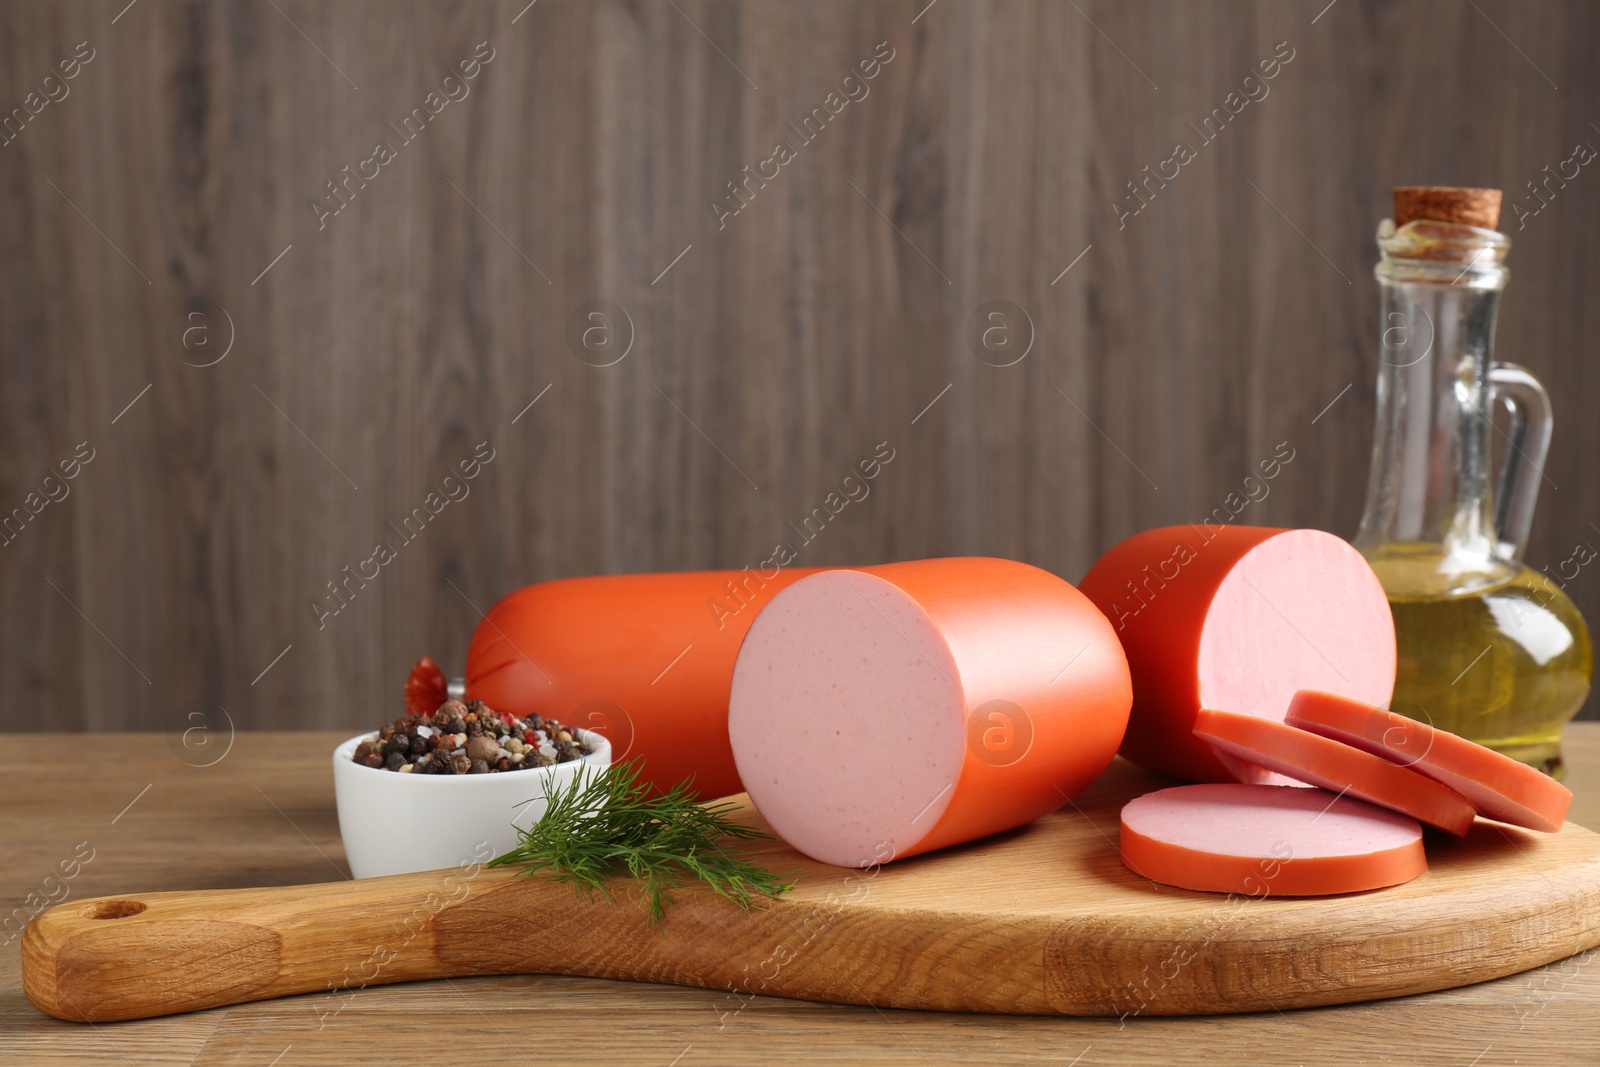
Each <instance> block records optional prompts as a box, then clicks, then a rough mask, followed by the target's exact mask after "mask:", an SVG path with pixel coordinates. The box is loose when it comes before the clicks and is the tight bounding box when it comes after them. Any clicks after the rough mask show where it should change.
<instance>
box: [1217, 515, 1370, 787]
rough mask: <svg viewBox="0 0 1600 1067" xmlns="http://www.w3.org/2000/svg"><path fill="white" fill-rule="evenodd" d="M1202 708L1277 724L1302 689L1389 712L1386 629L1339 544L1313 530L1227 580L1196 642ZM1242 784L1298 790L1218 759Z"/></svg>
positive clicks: (1251, 560) (1286, 538) (1277, 543)
mask: <svg viewBox="0 0 1600 1067" xmlns="http://www.w3.org/2000/svg"><path fill="white" fill-rule="evenodd" d="M1198 666H1199V675H1200V706H1201V707H1203V708H1217V709H1219V710H1223V711H1236V712H1240V713H1242V714H1246V715H1258V716H1260V717H1262V718H1265V719H1274V720H1276V721H1278V722H1282V721H1283V717H1284V715H1285V713H1286V712H1287V711H1288V710H1289V701H1290V700H1291V699H1292V698H1293V697H1294V694H1295V692H1296V691H1297V690H1300V689H1323V690H1326V691H1328V692H1330V693H1339V694H1342V695H1344V696H1350V697H1354V698H1355V699H1357V700H1363V701H1366V702H1367V703H1369V704H1379V705H1382V706H1385V707H1387V706H1388V703H1389V698H1390V696H1392V695H1393V692H1394V674H1395V643H1394V619H1393V616H1392V615H1391V614H1390V612H1389V601H1388V598H1387V597H1385V596H1384V592H1383V587H1382V586H1381V585H1380V584H1379V583H1378V579H1377V576H1376V575H1374V574H1373V573H1372V569H1371V568H1370V567H1368V566H1367V563H1366V561H1365V560H1363V559H1362V558H1361V556H1360V555H1359V554H1358V553H1357V552H1356V551H1355V550H1354V549H1352V548H1351V547H1350V546H1349V545H1348V544H1347V543H1346V542H1344V541H1342V540H1340V539H1339V538H1337V537H1334V536H1333V535H1331V534H1327V533H1323V532H1321V531H1318V530H1292V531H1289V532H1287V533H1283V534H1279V535H1278V536H1276V537H1271V538H1268V539H1267V540H1265V541H1263V542H1262V543H1261V544H1259V545H1257V546H1256V547H1255V548H1253V549H1251V550H1250V551H1249V552H1247V553H1246V554H1245V555H1244V557H1243V558H1241V559H1240V560H1239V562H1238V563H1237V564H1235V565H1234V567H1233V569H1232V570H1231V571H1229V573H1228V576H1227V577H1226V578H1224V579H1223V581H1222V584H1221V585H1220V586H1219V587H1218V589H1217V593H1216V596H1215V597H1214V598H1213V599H1212V602H1211V608H1210V611H1209V612H1208V613H1207V614H1206V620H1205V628H1204V629H1203V630H1202V631H1201V634H1200V654H1199V664H1198ZM1218 758H1220V759H1221V760H1222V762H1223V763H1224V764H1225V765H1226V766H1227V767H1228V768H1229V769H1230V770H1231V771H1233V772H1234V774H1235V775H1236V776H1237V777H1238V778H1239V779H1240V780H1241V781H1245V782H1253V783H1257V784H1266V785H1302V784H1303V783H1301V782H1297V781H1294V780H1293V779H1290V778H1286V777H1284V776H1283V775H1280V774H1275V773H1273V772H1270V771H1266V770H1263V769H1261V768H1259V767H1256V766H1254V765H1252V764H1250V763H1247V762H1245V761H1243V760H1240V759H1239V758H1237V757H1236V756H1233V755H1231V754H1229V753H1226V752H1221V751H1219V752H1218Z"/></svg>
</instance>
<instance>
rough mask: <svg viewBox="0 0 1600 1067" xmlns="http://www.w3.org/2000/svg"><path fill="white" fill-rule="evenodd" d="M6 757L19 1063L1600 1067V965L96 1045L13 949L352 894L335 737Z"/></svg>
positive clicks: (262, 1009)
mask: <svg viewBox="0 0 1600 1067" xmlns="http://www.w3.org/2000/svg"><path fill="white" fill-rule="evenodd" d="M7 740H8V741H9V742H10V743H9V744H8V745H7V746H6V749H7V750H8V751H11V752H14V753H17V754H18V755H22V756H24V758H23V759H14V760H13V761H12V763H11V764H10V765H9V766H8V767H6V769H5V770H4V771H0V805H3V810H4V812H5V815H6V825H7V830H6V834H5V838H4V840H5V843H6V846H7V848H6V857H5V864H4V867H3V869H0V907H3V908H4V909H5V910H4V911H3V912H0V923H3V924H4V928H3V929H0V1063H3V1064H7V1065H10V1064H32V1063H41V1064H83V1063H110V1064H120V1063H133V1064H146V1063H194V1064H241V1065H256V1067H269V1065H274V1067H301V1065H305V1064H340V1065H344V1064H354V1063H363V1062H383V1063H385V1064H413V1063H414V1064H428V1065H435V1064H439V1063H463V1064H512V1065H516V1064H529V1065H532V1064H539V1065H541V1067H543V1065H545V1064H554V1063H593V1064H606V1065H613V1064H616V1065H627V1064H640V1065H648V1067H670V1065H676V1067H701V1065H706V1064H751V1063H760V1064H763V1065H766V1064H776V1063H804V1064H812V1063H822V1062H868V1061H870V1062H871V1063H873V1064H874V1065H886V1067H887V1065H900V1064H904V1065H907V1067H935V1065H942V1064H1010V1063H1033V1062H1043V1063H1059V1064H1076V1065H1078V1067H1096V1065H1105V1064H1138V1065H1145V1064H1166V1063H1178V1062H1204V1063H1207V1064H1216V1065H1219V1067H1220V1065H1227V1064H1238V1063H1249V1064H1252V1065H1259V1064H1269V1063H1291V1064H1346V1063H1388V1062H1395V1063H1405V1064H1417V1065H1423V1064H1441V1065H1450V1067H1490V1065H1497V1064H1513V1063H1536V1064H1541V1065H1542V1064H1557V1063H1575V1064H1576V1063H1583V1064H1593V1063H1596V1062H1600V1037H1597V1036H1596V1035H1597V1034H1600V1027H1597V1017H1600V966H1591V965H1590V964H1591V963H1592V962H1593V961H1594V960H1595V959H1596V957H1597V956H1600V951H1597V952H1589V953H1585V954H1584V955H1582V956H1577V957H1573V958H1572V959H1570V960H1566V961H1563V962H1561V963H1557V964H1553V965H1551V966H1549V967H1545V968H1541V969H1539V970H1536V971H1530V972H1528V973H1526V974H1522V975H1516V976H1513V977H1511V978H1505V979H1501V980H1500V981H1495V982H1488V983H1485V984H1482V985H1478V986H1472V987H1469V988H1466V989H1456V990H1450V991H1447V992H1443V993H1434V994H1429V995H1427V996H1419V997H1410V998H1407V999H1404V1000H1392V1001H1382V1002H1378V1003H1371V1004H1356V1005H1347V1006H1343V1007H1336V1008H1320V1009H1312V1010H1306V1011H1294V1012H1286V1013H1274V1014H1259V1015H1248V1016H1214V1017H1204V1018H1187V1019H1182V1018H1148V1017H1140V1018H1133V1019H1128V1020H1127V1021H1126V1022H1125V1023H1123V1024H1121V1025H1119V1023H1118V1021H1117V1020H1115V1019H1063V1018H1035V1017H1017V1016H979V1015H957V1014H943V1013H932V1012H910V1011H893V1010H890V1011H878V1010H875V1009H871V1008H859V1007H844V1006H836V1005H828V1004H810V1003H803V1002H799V1001H786V1000H777V999H772V998H766V997H754V998H751V999H749V1000H748V1001H745V1002H741V1001H740V1000H738V999H736V998H734V997H733V996H732V995H730V994H717V993H713V992H710V991H707V990H703V989H683V988H677V987H672V986H658V985H643V984H632V983H619V982H609V981H600V980H592V979H582V978H566V977H555V976H548V977H547V976H539V975H530V976H519V977H495V978H473V979H457V980H453V981H440V982H423V983H412V984H407V985H396V986H381V987H375V988H372V989H367V990H363V991H361V992H360V993H358V994H356V995H354V996H351V997H349V998H347V999H345V1000H343V1001H334V1000H330V998H329V997H327V996H303V997H293V998H289V999H284V1000H276V1001H267V1002H263V1003H257V1004H247V1005H243V1006H240V1007H235V1008H228V1009H218V1010H213V1011H207V1012H201V1013H198V1014H193V1015H185V1016H177V1017H171V1018H164V1019H149V1020H142V1021H136V1022H126V1023H115V1024H104V1025H99V1026H90V1025H81V1024H73V1023H65V1022H60V1021H58V1020H56V1019H52V1018H49V1017H47V1016H44V1015H41V1014H40V1013H39V1012H37V1011H35V1010H34V1008H33V1007H32V1005H30V1004H29V1003H28V1001H27V999H26V998H25V997H24V996H23V995H22V987H21V975H20V970H19V958H18V946H19V944H20V940H19V939H18V938H16V937H14V936H13V931H15V930H16V929H17V926H18V923H19V921H20V920H21V919H23V918H26V917H27V916H28V915H29V913H30V911H31V910H32V909H33V908H35V907H36V906H37V905H38V903H39V902H40V901H42V900H43V899H44V898H46V897H48V896H53V897H55V898H56V899H57V900H60V899H79V898H84V897H93V896H101V895H108V894H115V893H129V892H153V891H157V890H166V889H200V888H224V887H234V886H265V885H291V884H296V883H302V882H316V881H326V880H329V879H332V878H335V877H341V878H342V877H348V871H347V869H346V867H345V865H344V852H343V849H342V848H341V847H340V844H339V829H338V821H337V819H336V817H335V814H334V807H333V782H332V776H331V774H330V772H329V769H328V761H329V758H330V755H329V754H330V752H331V750H332V748H333V746H334V745H335V743H337V742H338V741H339V740H342V735H340V734H324V733H305V734H287V733H267V734H240V735H239V736H238V737H236V738H233V739H232V746H231V748H230V749H227V750H226V754H225V755H222V756H221V758H220V759H219V758H218V755H219V754H220V753H221V752H222V751H223V746H224V745H225V744H226V743H227V740H228V739H226V738H216V739H215V740H214V743H213V745H212V746H211V747H209V748H208V749H205V750H203V751H202V752H201V753H199V754H196V753H194V752H187V751H185V749H184V748H183V746H182V744H181V743H179V742H178V740H177V739H175V738H167V737H163V736H160V735H151V734H131V735H112V736H104V737H68V736H28V737H23V736H19V735H12V736H11V737H9V738H8V739H7ZM96 749H97V750H98V751H97V752H96V751H93V750H96ZM1566 752H1567V757H1568V760H1569V762H1570V767H1571V769H1570V772H1569V778H1568V784H1569V785H1571V787H1572V789H1573V791H1574V793H1575V794H1576V801H1575V802H1574V805H1573V810H1572V818H1573V821H1575V822H1578V823H1582V824H1585V825H1588V826H1600V723H1584V724H1578V725H1575V726H1574V727H1573V728H1572V729H1571V731H1570V732H1569V734H1568V739H1567V744H1566ZM210 760H216V762H214V763H211V764H210V765H209V766H199V765H197V764H201V763H206V762H208V761H210ZM395 832H396V833H404V832H405V828H404V827H403V826H397V827H395ZM85 857H88V858H87V859H85ZM63 865H64V866H63ZM63 872H72V874H71V877H65V876H64V875H63ZM30 894H33V896H32V898H31V900H32V903H31V904H30V903H29V901H30ZM63 894H67V896H63ZM12 909H16V910H15V911H13V910H12ZM7 916H11V918H10V920H9V921H7V918H6V917H7Z"/></svg>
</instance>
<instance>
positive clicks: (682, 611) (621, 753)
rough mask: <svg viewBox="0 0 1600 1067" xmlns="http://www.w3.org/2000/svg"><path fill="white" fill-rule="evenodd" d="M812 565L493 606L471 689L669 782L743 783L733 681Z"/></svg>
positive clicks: (513, 596) (558, 590) (612, 586)
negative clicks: (731, 707)
mask: <svg viewBox="0 0 1600 1067" xmlns="http://www.w3.org/2000/svg"><path fill="white" fill-rule="evenodd" d="M815 572H816V568H814V567H798V568H789V567H785V568H769V569H767V570H763V571H757V570H753V569H750V568H746V569H745V570H743V571H688V572H683V573H677V574H625V575H611V576H604V577H595V578H563V579H559V580H557V581H550V582H540V583H538V584H537V585H530V586H526V587H524V588H522V589H518V590H517V591H516V592H514V593H510V594H508V595H507V596H505V597H503V598H502V599H501V600H500V601H499V602H498V603H496V604H495V605H494V606H493V607H492V608H490V609H489V611H488V613H487V614H486V615H484V617H483V620H482V621H481V622H480V623H479V624H478V628H477V630H476V631H475V632H474V633H473V635H472V643H471V645H470V646H469V647H468V650H467V691H466V692H467V696H468V698H471V699H476V700H482V701H483V702H484V703H486V704H488V705H489V706H490V707H491V708H493V709H495V710H496V711H509V712H514V713H515V714H517V715H533V714H539V715H545V716H552V717H554V718H556V719H559V720H561V722H563V723H566V724H568V725H572V726H580V727H583V728H584V729H588V730H596V731H598V732H599V733H601V734H604V735H605V736H606V738H607V739H608V740H610V742H611V747H612V759H613V761H615V762H621V761H622V760H625V759H632V758H635V757H639V758H642V759H643V760H644V767H643V770H642V772H641V775H640V780H641V781H644V782H647V783H649V784H650V785H652V786H653V787H655V788H656V789H658V790H666V789H670V788H671V787H672V786H673V785H676V784H677V783H678V782H679V781H681V780H683V779H684V778H687V777H688V776H690V775H691V774H692V775H694V777H695V791H696V792H698V793H699V794H700V795H701V796H702V797H706V798H710V797H719V796H725V795H727V794H729V793H738V792H740V791H741V790H742V789H743V788H744V787H743V786H742V785H740V783H739V775H738V772H737V771H736V770H735V768H734V765H733V751H732V750H731V749H730V748H729V747H728V688H729V685H730V683H731V682H732V679H733V662H734V659H735V658H736V657H737V656H738V654H739V643H740V642H741V641H742V640H744V635H745V633H746V632H747V631H748V630H749V629H750V623H751V622H752V621H753V620H754V619H755V617H756V613H757V612H758V611H759V610H760V608H761V606H762V605H764V604H765V603H767V601H768V600H770V599H771V598H772V596H773V595H774V594H775V593H777V592H778V591H779V590H780V589H783V588H785V587H786V586H789V585H791V584H792V583H794V582H796V581H798V580H800V579H801V578H803V577H805V576H806V575H808V574H813V573H815Z"/></svg>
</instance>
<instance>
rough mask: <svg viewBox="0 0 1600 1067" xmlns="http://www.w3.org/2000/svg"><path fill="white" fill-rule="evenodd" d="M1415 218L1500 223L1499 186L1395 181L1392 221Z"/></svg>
mask: <svg viewBox="0 0 1600 1067" xmlns="http://www.w3.org/2000/svg"><path fill="white" fill-rule="evenodd" d="M1417 219H1426V220H1427V221H1429V222H1454V223H1457V224H1458V225H1462V226H1477V227H1479V228H1480V229H1484V230H1493V229H1497V228H1498V227H1499V225H1500V190H1499V189H1452V188H1450V187H1448V186H1443V185H1397V186H1395V189H1394V224H1395V225H1396V226H1404V225H1405V224H1406V223H1408V222H1414V221H1416V220H1417Z"/></svg>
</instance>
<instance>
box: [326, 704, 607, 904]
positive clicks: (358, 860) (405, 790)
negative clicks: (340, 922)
mask: <svg viewBox="0 0 1600 1067" xmlns="http://www.w3.org/2000/svg"><path fill="white" fill-rule="evenodd" d="M377 736H378V732H377V731H376V730H374V731H372V732H371V733H365V734H360V735H358V736H356V737H352V738H351V739H350V740H348V741H346V742H344V743H343V744H341V745H340V746H339V747H338V748H336V749H334V750H333V795H334V800H335V802H336V804H337V805H338V808H339V836H340V837H342V838H344V852H345V856H346V857H348V858H349V860H350V872H351V873H352V874H353V875H355V877H357V878H375V877H378V876H379V875H385V874H408V873H410V872H412V871H432V870H438V869H439V868H441V867H455V866H460V865H465V864H470V863H473V862H483V861H485V860H489V859H493V858H494V857H495V856H499V855H501V854H503V853H506V852H509V851H510V850H511V849H512V848H514V847H516V844H517V830H516V828H517V827H521V828H524V829H526V828H527V827H529V826H532V825H533V823H534V822H535V821H536V820H537V819H539V818H542V817H543V815H544V809H545V806H546V805H545V801H544V795H545V787H546V783H549V784H550V786H551V787H552V788H554V789H565V788H567V787H568V786H570V785H571V784H572V780H573V778H574V777H575V776H576V775H577V774H578V773H579V772H580V771H581V770H583V769H584V768H588V769H589V773H593V772H594V771H596V770H604V769H605V768H606V767H609V766H611V743H610V742H609V741H607V740H606V739H605V738H604V737H603V736H601V735H600V734H597V733H595V732H593V731H592V730H582V729H580V730H579V731H578V736H579V737H580V738H581V739H583V740H584V741H587V742H588V743H589V744H590V745H593V746H594V751H593V752H591V753H590V754H589V755H587V756H584V757H582V758H580V759H575V760H570V761H568V762H566V763H557V764H553V765H552V766H549V767H541V768H539V769H537V770H530V771H498V772H493V773H490V774H399V773H396V772H395V771H391V770H380V769H378V768H376V767H366V766H363V765H361V764H359V763H357V762H355V760H353V759H351V758H350V757H351V756H352V755H353V754H354V753H355V750H356V746H357V745H359V744H361V742H363V741H369V740H372V739H374V738H376V737H377ZM522 801H528V803H526V804H522ZM518 804H522V806H521V807H518V806H517V805H518Z"/></svg>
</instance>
